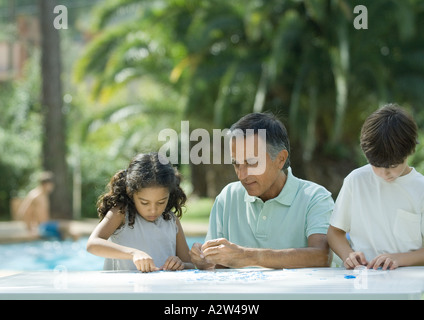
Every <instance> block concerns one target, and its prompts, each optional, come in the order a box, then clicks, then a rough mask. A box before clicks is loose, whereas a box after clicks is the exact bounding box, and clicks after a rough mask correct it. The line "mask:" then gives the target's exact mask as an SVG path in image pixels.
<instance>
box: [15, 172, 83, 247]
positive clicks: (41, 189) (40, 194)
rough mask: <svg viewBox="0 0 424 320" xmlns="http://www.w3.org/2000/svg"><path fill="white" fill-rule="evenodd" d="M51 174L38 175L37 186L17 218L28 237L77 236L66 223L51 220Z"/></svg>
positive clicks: (19, 209) (26, 199)
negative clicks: (19, 219) (21, 222)
mask: <svg viewBox="0 0 424 320" xmlns="http://www.w3.org/2000/svg"><path fill="white" fill-rule="evenodd" d="M53 177H54V176H53V173H52V172H50V171H45V172H42V173H41V174H40V177H39V184H38V186H37V187H36V188H34V189H32V190H31V191H30V192H29V193H28V195H27V196H26V197H25V199H24V200H23V201H22V204H21V205H20V206H19V208H18V213H17V214H18V217H20V218H21V219H22V220H23V221H24V222H25V224H26V227H27V230H28V232H29V234H30V235H32V236H36V237H42V238H56V239H60V240H63V239H65V238H67V237H71V238H72V239H74V240H76V239H77V238H78V236H77V235H76V234H75V233H73V232H72V231H71V226H70V223H69V222H68V221H57V220H51V217H50V200H49V196H50V193H51V192H52V191H53V190H54V182H53Z"/></svg>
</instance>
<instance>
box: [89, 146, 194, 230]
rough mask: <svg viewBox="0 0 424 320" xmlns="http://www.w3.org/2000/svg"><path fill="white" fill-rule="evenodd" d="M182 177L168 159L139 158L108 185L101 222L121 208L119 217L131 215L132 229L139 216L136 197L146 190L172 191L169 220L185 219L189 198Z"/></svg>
mask: <svg viewBox="0 0 424 320" xmlns="http://www.w3.org/2000/svg"><path fill="white" fill-rule="evenodd" d="M180 182H181V175H180V174H179V172H178V171H177V169H176V168H174V167H173V166H172V165H171V164H170V163H169V162H167V159H165V158H161V157H160V156H159V154H158V153H157V152H151V153H145V154H138V155H136V156H135V157H134V158H133V159H132V161H131V162H130V164H129V166H128V168H127V169H126V170H120V171H118V172H117V173H116V174H115V175H114V176H113V177H112V179H111V180H110V181H109V183H108V185H107V190H108V191H107V192H106V193H104V194H103V195H101V196H100V197H99V200H98V201H97V213H98V215H99V218H100V221H101V220H102V219H103V218H104V217H105V216H106V214H107V213H108V211H109V210H110V209H112V208H115V207H117V208H118V209H119V211H118V212H119V213H121V214H124V213H126V212H128V225H129V226H130V227H132V226H133V225H134V220H135V217H136V214H137V210H136V208H135V204H134V201H133V195H134V193H136V192H138V191H139V190H141V189H142V188H149V187H156V186H160V187H165V188H168V190H169V199H168V203H167V206H166V208H165V211H164V212H163V213H162V215H163V218H164V219H165V220H170V219H171V216H172V215H171V213H174V214H175V215H176V217H177V218H181V216H182V207H183V206H184V204H185V202H186V200H187V196H186V194H185V193H184V191H183V190H182V189H181V187H180Z"/></svg>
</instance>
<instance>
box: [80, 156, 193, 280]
mask: <svg viewBox="0 0 424 320" xmlns="http://www.w3.org/2000/svg"><path fill="white" fill-rule="evenodd" d="M162 160H163V159H162ZM165 163H166V161H161V159H160V156H159V155H158V153H148V154H139V155H137V156H136V157H135V158H134V159H133V160H132V161H131V163H130V164H129V166H128V169H126V170H120V171H118V172H117V173H116V174H115V175H114V176H113V177H112V179H111V180H110V182H109V184H108V192H106V193H105V194H103V195H102V196H101V197H100V198H99V201H98V203H97V212H98V213H99V217H100V219H101V220H100V223H99V224H98V225H97V227H96V228H95V229H94V231H93V232H92V234H91V236H90V238H89V239H88V242H87V251H88V252H90V253H92V254H95V255H97V256H101V257H104V258H106V259H105V264H104V269H105V270H139V271H142V272H152V271H158V270H182V269H185V268H186V269H189V268H193V265H192V264H191V260H190V255H189V248H188V245H187V242H186V239H185V235H184V231H183V228H182V226H181V223H180V221H179V218H180V217H181V216H182V207H183V206H184V204H185V201H186V199H187V197H186V195H185V193H184V191H183V190H182V189H181V187H180V180H181V178H180V174H179V173H178V171H177V170H176V169H175V168H174V167H173V166H172V165H171V164H170V163H167V164H165Z"/></svg>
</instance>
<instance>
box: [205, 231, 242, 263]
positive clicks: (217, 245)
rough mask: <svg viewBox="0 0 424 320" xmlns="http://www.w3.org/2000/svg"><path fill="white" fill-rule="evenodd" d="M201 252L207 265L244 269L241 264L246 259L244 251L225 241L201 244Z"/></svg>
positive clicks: (211, 241) (219, 240)
mask: <svg viewBox="0 0 424 320" xmlns="http://www.w3.org/2000/svg"><path fill="white" fill-rule="evenodd" d="M201 251H202V253H203V256H204V257H205V259H206V261H207V262H209V263H213V264H215V265H217V264H219V265H222V266H225V267H229V268H241V267H246V265H244V264H243V261H244V260H245V258H246V256H245V250H244V249H243V248H242V247H240V246H238V245H236V244H234V243H231V242H230V241H228V240H227V239H224V238H220V239H215V240H209V241H207V242H206V243H205V244H203V246H202V248H201Z"/></svg>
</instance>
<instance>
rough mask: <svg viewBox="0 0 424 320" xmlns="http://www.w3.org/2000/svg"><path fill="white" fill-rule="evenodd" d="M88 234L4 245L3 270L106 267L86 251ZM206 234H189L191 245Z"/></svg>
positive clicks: (0, 263) (1, 250) (1, 252)
mask: <svg viewBox="0 0 424 320" xmlns="http://www.w3.org/2000/svg"><path fill="white" fill-rule="evenodd" d="M87 239H88V238H81V239H79V240H78V241H75V242H74V241H70V240H66V241H34V242H25V243H13V244H2V245H0V270H17V271H36V270H37V271H40V270H54V269H56V268H62V269H64V268H66V270H69V271H95V270H102V269H103V262H104V259H103V258H101V257H97V256H95V255H92V254H90V253H88V252H87V251H86V244H87ZM203 240H204V238H203V237H187V244H188V246H189V248H191V246H192V245H193V243H194V242H200V243H202V242H203Z"/></svg>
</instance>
